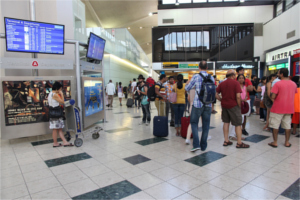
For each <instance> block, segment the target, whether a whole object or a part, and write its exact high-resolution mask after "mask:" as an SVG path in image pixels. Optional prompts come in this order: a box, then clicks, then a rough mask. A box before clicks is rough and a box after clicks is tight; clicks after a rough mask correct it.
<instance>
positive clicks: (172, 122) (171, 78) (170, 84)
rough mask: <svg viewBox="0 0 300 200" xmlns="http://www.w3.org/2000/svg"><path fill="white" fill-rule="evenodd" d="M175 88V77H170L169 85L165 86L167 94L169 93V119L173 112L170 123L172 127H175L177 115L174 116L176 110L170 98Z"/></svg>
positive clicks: (167, 110) (167, 109)
mask: <svg viewBox="0 0 300 200" xmlns="http://www.w3.org/2000/svg"><path fill="white" fill-rule="evenodd" d="M173 86H174V77H173V76H170V77H169V83H167V84H165V87H166V92H167V100H168V101H167V102H166V114H167V117H169V112H170V110H171V122H170V126H173V127H175V114H174V109H173V107H172V103H173V102H170V101H169V96H170V94H171V92H172V90H173Z"/></svg>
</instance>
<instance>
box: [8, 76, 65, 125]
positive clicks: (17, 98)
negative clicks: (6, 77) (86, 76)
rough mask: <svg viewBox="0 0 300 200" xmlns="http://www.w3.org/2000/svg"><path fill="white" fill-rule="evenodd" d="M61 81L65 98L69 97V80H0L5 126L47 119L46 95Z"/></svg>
mask: <svg viewBox="0 0 300 200" xmlns="http://www.w3.org/2000/svg"><path fill="white" fill-rule="evenodd" d="M55 82H59V83H61V85H62V86H63V93H64V97H65V100H70V99H71V80H25V79H24V80H21V81H19V80H18V81H2V91H3V103H4V120H5V125H6V126H15V125H21V124H32V123H39V122H48V121H49V103H48V95H49V93H50V92H51V91H52V85H53V84H54V83H55Z"/></svg>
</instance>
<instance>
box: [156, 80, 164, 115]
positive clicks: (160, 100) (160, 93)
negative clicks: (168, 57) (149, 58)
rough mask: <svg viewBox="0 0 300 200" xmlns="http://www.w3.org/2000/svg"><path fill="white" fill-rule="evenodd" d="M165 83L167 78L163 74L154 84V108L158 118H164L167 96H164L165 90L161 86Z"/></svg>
mask: <svg viewBox="0 0 300 200" xmlns="http://www.w3.org/2000/svg"><path fill="white" fill-rule="evenodd" d="M166 81H167V77H166V75H165V74H161V75H160V76H159V81H157V82H156V84H155V94H156V99H155V106H156V109H157V112H158V116H166V113H165V111H166V110H165V109H166V108H165V104H166V103H165V102H167V94H166V88H165V87H164V86H163V84H164V83H165V82H166Z"/></svg>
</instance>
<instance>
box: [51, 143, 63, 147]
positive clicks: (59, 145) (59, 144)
mask: <svg viewBox="0 0 300 200" xmlns="http://www.w3.org/2000/svg"><path fill="white" fill-rule="evenodd" d="M61 146H62V144H61V143H58V145H57V146H53V148H56V147H61Z"/></svg>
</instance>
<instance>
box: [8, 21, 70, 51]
mask: <svg viewBox="0 0 300 200" xmlns="http://www.w3.org/2000/svg"><path fill="white" fill-rule="evenodd" d="M4 20H5V36H6V50H7V51H15V52H27V53H49V54H64V34H65V31H64V29H65V26H64V25H57V24H49V23H41V22H35V21H27V20H20V19H12V18H5V19H4Z"/></svg>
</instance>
